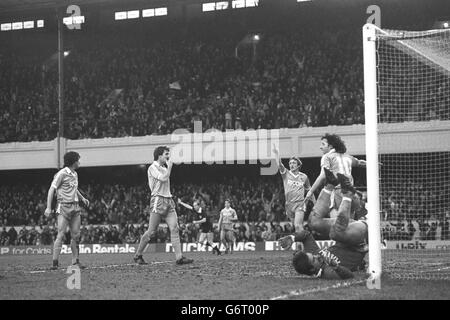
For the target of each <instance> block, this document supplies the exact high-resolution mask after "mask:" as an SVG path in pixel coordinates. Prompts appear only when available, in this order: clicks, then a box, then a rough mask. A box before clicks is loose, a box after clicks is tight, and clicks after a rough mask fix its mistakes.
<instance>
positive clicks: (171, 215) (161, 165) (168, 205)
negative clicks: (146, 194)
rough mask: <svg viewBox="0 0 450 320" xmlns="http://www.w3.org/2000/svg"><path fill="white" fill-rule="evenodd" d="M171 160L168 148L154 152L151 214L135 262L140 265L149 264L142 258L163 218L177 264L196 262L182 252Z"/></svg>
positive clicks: (160, 148)
mask: <svg viewBox="0 0 450 320" xmlns="http://www.w3.org/2000/svg"><path fill="white" fill-rule="evenodd" d="M169 158H170V152H169V148H168V147H165V146H159V147H157V148H156V149H155V151H154V152H153V160H154V161H153V163H152V164H151V165H150V167H149V168H148V171H147V176H148V185H149V187H150V191H151V199H150V208H151V212H150V221H149V224H148V230H147V231H146V232H145V233H144V234H143V235H142V237H141V241H140V242H139V247H138V249H137V251H136V255H135V256H134V262H136V263H138V264H147V263H146V262H145V260H144V258H143V257H142V253H143V252H144V249H145V247H146V246H147V244H148V242H149V241H150V240H151V239H154V238H156V231H157V229H158V226H159V223H160V222H161V219H162V218H163V219H165V221H166V223H167V225H168V226H169V230H170V241H171V242H172V246H173V248H174V251H175V257H176V264H180V265H181V264H188V263H192V262H193V261H194V260H192V259H188V258H186V257H183V254H182V252H181V243H180V234H179V228H178V216H177V212H176V210H175V202H174V201H173V199H172V194H171V193H170V173H171V172H172V166H173V162H172V161H170V160H169ZM166 166H167V167H166Z"/></svg>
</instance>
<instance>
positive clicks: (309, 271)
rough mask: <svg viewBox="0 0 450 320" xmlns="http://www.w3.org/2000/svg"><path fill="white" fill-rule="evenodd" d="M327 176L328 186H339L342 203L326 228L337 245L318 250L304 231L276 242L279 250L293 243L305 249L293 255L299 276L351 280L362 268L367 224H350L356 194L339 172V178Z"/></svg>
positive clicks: (347, 180)
mask: <svg viewBox="0 0 450 320" xmlns="http://www.w3.org/2000/svg"><path fill="white" fill-rule="evenodd" d="M331 175H332V176H329V175H327V187H330V186H331V188H333V187H334V186H336V185H337V184H338V183H340V184H341V187H342V193H343V197H342V202H341V204H340V206H339V210H338V215H337V218H335V219H329V220H334V221H333V224H332V225H331V226H330V229H329V236H330V238H331V239H332V240H334V241H336V243H335V244H334V245H333V246H331V247H329V248H327V249H322V250H320V248H319V246H318V245H317V243H316V240H315V239H314V237H313V235H312V233H311V232H310V231H309V230H303V231H301V232H297V233H295V235H290V236H286V237H283V238H281V239H280V240H279V244H280V246H281V247H282V248H284V249H287V248H290V247H291V246H292V243H293V242H294V241H299V242H302V243H303V246H304V250H303V251H302V250H300V251H297V252H296V253H295V254H294V258H293V265H294V268H295V270H296V271H297V272H298V273H300V274H305V275H309V276H315V277H321V278H324V279H348V278H353V277H354V275H353V273H352V271H357V270H361V269H363V268H364V264H365V262H364V257H365V255H366V253H367V230H368V229H367V224H366V223H365V222H364V221H352V220H351V219H350V208H351V203H352V198H353V196H354V194H355V192H356V190H355V189H354V188H353V186H352V184H351V182H350V180H349V178H348V177H346V176H344V175H342V174H340V173H338V177H337V179H336V177H334V175H333V174H332V173H331Z"/></svg>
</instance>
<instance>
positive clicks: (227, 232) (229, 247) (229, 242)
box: [219, 199, 238, 253]
mask: <svg viewBox="0 0 450 320" xmlns="http://www.w3.org/2000/svg"><path fill="white" fill-rule="evenodd" d="M237 219H238V218H237V214H236V211H235V210H234V209H233V208H231V202H230V200H228V199H227V200H225V208H223V209H222V210H221V211H220V218H219V231H220V242H222V243H223V245H224V246H225V253H232V252H233V244H234V241H235V238H234V229H233V222H235V221H237Z"/></svg>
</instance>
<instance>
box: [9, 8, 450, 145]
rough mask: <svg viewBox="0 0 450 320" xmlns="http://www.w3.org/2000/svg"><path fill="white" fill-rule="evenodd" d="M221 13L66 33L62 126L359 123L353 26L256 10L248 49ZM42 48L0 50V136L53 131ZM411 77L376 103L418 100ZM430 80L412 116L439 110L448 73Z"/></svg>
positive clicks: (74, 132) (142, 130) (118, 128)
mask: <svg viewBox="0 0 450 320" xmlns="http://www.w3.org/2000/svg"><path fill="white" fill-rule="evenodd" d="M225 17H226V16H224V17H222V18H220V17H219V18H218V20H220V21H221V19H223V21H221V22H217V23H211V21H203V22H198V21H197V22H196V23H192V25H188V26H182V25H178V24H176V23H175V22H173V23H172V24H170V23H168V24H167V25H163V27H164V28H161V30H165V31H164V32H162V33H161V32H159V33H155V32H152V31H148V30H142V29H140V28H137V27H133V26H131V27H129V28H126V29H125V30H122V29H120V30H114V32H111V30H110V29H107V30H102V29H100V30H97V31H96V32H85V33H83V32H82V31H80V32H81V33H79V34H75V35H74V34H72V35H68V40H67V41H68V43H69V44H70V48H71V50H70V54H69V56H68V57H67V58H66V59H65V93H64V97H65V121H66V122H65V124H66V125H65V127H66V128H65V136H66V137H67V138H70V139H83V138H103V137H123V136H142V135H151V134H156V135H161V134H168V133H171V132H173V131H174V130H175V129H180V128H186V129H188V130H192V127H193V122H194V121H196V120H197V121H202V127H203V129H204V130H206V129H211V128H215V129H217V130H222V131H223V130H226V129H244V130H245V129H258V128H265V129H273V128H299V127H305V126H308V127H310V126H327V125H348V124H359V123H363V122H364V110H363V70H362V43H361V39H360V38H361V35H360V28H359V25H358V26H356V25H343V24H342V21H336V23H340V25H339V27H336V26H335V24H334V23H332V22H330V21H327V23H324V21H325V19H329V18H330V17H324V18H323V20H324V21H322V20H321V19H312V18H309V19H307V20H305V21H301V20H302V19H297V17H295V16H294V17H293V18H291V19H285V20H284V21H283V23H280V21H279V20H277V21H276V23H273V24H270V23H268V22H267V21H266V20H264V18H261V17H259V20H261V21H262V23H261V22H260V24H259V25H258V24H257V23H255V26H258V29H257V30H259V32H260V34H261V40H260V41H259V43H258V44H257V45H256V47H255V48H256V50H255V51H254V50H253V47H252V45H245V44H242V42H240V41H241V40H242V39H243V38H244V37H245V35H246V34H248V32H251V31H249V28H248V27H246V25H248V23H247V24H244V25H243V23H241V22H242V19H240V18H238V17H231V18H229V17H226V18H225ZM331 19H333V17H332V16H331ZM334 19H336V20H337V18H334ZM299 20H300V21H299ZM170 26H171V27H172V28H169V27H170ZM206 26H207V27H206ZM254 28H256V27H254ZM170 29H172V30H178V31H179V30H183V31H182V32H176V31H167V30H170ZM158 30H159V29H158ZM130 34H133V37H129V35H130ZM217 34H220V35H221V36H220V37H216V35H217ZM22 41H25V40H22ZM25 42H26V41H25ZM239 43H241V44H240V45H239V48H238V49H239V50H236V47H237V45H238V44H239ZM236 52H237V54H236ZM46 54H48V48H47V50H39V49H38V48H36V50H35V51H33V52H30V50H29V48H27V53H22V52H20V53H18V52H14V49H12V47H11V48H10V50H9V51H8V47H7V46H6V47H4V48H3V50H1V51H0V68H1V70H2V72H1V73H0V84H1V85H0V142H11V141H35V140H40V141H44V140H52V139H54V138H55V137H56V131H57V119H58V117H57V105H58V104H57V102H58V100H57V86H56V83H57V73H56V66H55V63H53V64H52V61H53V60H54V59H53V60H52V59H51V58H50V59H49V58H48V57H46V56H45V55H46ZM53 62H54V61H53ZM393 67H395V66H393ZM386 68H391V66H386ZM391 69H392V68H391ZM425 71H426V70H425ZM396 74H398V76H396V77H402V75H404V74H405V72H398V73H396ZM394 76H395V75H392V77H394ZM416 76H417V75H416ZM388 77H389V78H387V82H386V83H387V85H386V90H397V89H400V87H405V86H404V85H402V83H403V82H404V81H406V78H405V77H403V78H402V79H400V80H399V79H396V78H392V77H391V76H388ZM389 81H391V82H393V83H395V84H397V85H395V86H394V85H390V84H389V83H390V82H389ZM399 81H403V82H399ZM419 82H420V79H419V80H418V81H413V83H410V84H409V85H408V86H407V88H408V90H407V91H405V92H403V93H398V94H397V93H395V92H394V93H392V94H391V93H390V92H387V93H386V94H385V95H384V96H383V97H389V98H390V99H391V98H392V101H386V103H383V106H384V105H386V106H387V104H389V103H391V104H393V105H395V104H396V102H395V101H397V100H398V101H400V102H401V103H402V105H401V106H400V107H402V108H404V109H405V103H406V102H405V97H407V98H408V104H410V103H411V104H414V105H420V106H423V105H424V101H422V100H420V99H419V98H420V97H422V98H424V97H425V96H424V95H420V94H415V93H414V92H413V91H412V90H411V88H416V87H418V84H420V83H419ZM440 83H441V85H442V86H441V87H439V88H438V87H433V88H428V89H427V92H435V91H436V95H433V96H436V98H435V100H433V101H430V104H432V105H427V106H426V108H423V115H422V113H420V115H419V113H417V115H418V117H419V118H420V119H422V118H423V119H425V120H426V119H447V118H448V117H449V114H448V113H439V112H440V110H443V109H442V108H441V107H440V106H442V104H445V103H446V101H447V100H445V97H446V93H448V89H449V86H448V81H447V82H445V81H440ZM427 85H428V86H430V85H432V84H430V83H428V84H427ZM397 87H398V88H397ZM416 96H417V97H418V98H417V99H416V100H415V97H416ZM427 96H429V95H427ZM383 99H384V98H383ZM383 101H384V100H383ZM400 102H399V103H400ZM447 102H448V101H447ZM394 107H395V106H394ZM400 107H399V108H400ZM388 109H389V110H386V111H383V110H384V109H383V110H382V111H381V115H382V117H384V118H386V119H385V120H386V121H405V120H410V117H409V116H408V115H407V114H406V113H405V112H406V111H405V110H406V109H405V110H403V109H402V110H397V109H396V108H394V109H395V110H394V109H392V108H388ZM425 109H426V110H425ZM397 111H398V112H397ZM400 111H401V112H400ZM419 118H418V119H416V120H420V119H419ZM423 119H422V120H423Z"/></svg>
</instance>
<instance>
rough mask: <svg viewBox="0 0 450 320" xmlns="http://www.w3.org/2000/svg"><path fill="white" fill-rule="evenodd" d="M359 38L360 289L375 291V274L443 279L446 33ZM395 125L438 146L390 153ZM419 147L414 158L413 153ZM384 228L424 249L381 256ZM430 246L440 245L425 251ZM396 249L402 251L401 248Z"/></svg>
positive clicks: (449, 110)
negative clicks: (422, 131)
mask: <svg viewBox="0 0 450 320" xmlns="http://www.w3.org/2000/svg"><path fill="white" fill-rule="evenodd" d="M362 31H363V32H362V35H363V58H364V95H365V131H366V132H365V133H366V137H365V143H366V156H367V197H368V204H367V205H368V215H367V220H368V226H369V234H368V236H369V255H368V256H369V266H368V270H367V272H368V273H369V275H370V276H369V279H368V280H367V287H368V288H371V289H373V288H376V289H380V288H381V274H382V273H383V274H384V273H388V274H389V275H392V276H394V277H397V278H407V279H411V278H412V279H450V259H449V258H450V242H448V240H449V239H450V235H448V224H449V222H448V221H449V220H450V182H449V180H450V174H449V172H450V141H449V140H448V137H449V135H450V29H440V30H428V31H404V30H384V29H380V28H378V27H376V26H375V25H372V24H366V25H364V26H363V30H362ZM400 123H401V124H402V125H406V126H410V127H411V128H412V131H413V130H414V129H413V128H415V127H421V128H430V129H433V128H438V127H439V128H441V129H440V130H441V131H440V132H443V134H440V133H439V134H436V137H437V138H436V139H437V141H430V145H429V146H427V144H428V142H427V141H422V142H419V141H408V142H407V143H405V144H404V145H402V146H401V147H400V148H398V146H396V147H395V148H394V147H393V146H392V145H389V144H390V143H391V142H390V140H389V139H383V138H382V137H383V135H382V134H383V131H386V130H385V129H386V128H390V129H392V128H395V127H396V126H399V124H400ZM442 128H444V129H443V130H442ZM402 139H403V141H407V139H408V137H406V138H405V137H402ZM381 140H382V141H381ZM410 140H414V139H413V138H411V139H410ZM424 142H425V143H424ZM419 143H422V146H421V148H420V150H421V151H420V152H418V151H417V149H418V148H416V147H415V144H419ZM391 144H392V143H391ZM423 144H425V145H423ZM393 149H396V150H393ZM381 216H383V217H384V218H383V221H381V220H382V218H381ZM391 221H392V222H391ZM393 221H395V222H393ZM385 222H386V223H387V224H391V225H394V226H395V227H398V229H399V230H400V231H399V234H400V236H398V239H397V238H395V239H396V240H403V238H402V237H404V238H405V239H408V240H409V241H425V242H424V243H423V248H412V250H395V249H396V248H392V247H389V249H390V250H384V249H386V245H385V244H386V242H385V240H386V239H385V238H386V237H387V236H385V229H384V227H383V223H385ZM382 230H383V235H382ZM437 230H440V235H438V234H437V233H438V231H437ZM431 242H433V243H436V242H439V244H438V245H436V244H433V245H429V246H428V247H426V245H428V244H431ZM382 243H384V245H382ZM421 244H422V243H420V242H418V243H417V246H419V245H421ZM396 245H397V249H398V247H401V249H402V248H403V244H402V243H400V242H397V243H396ZM383 247H384V248H383ZM425 247H426V250H422V249H425Z"/></svg>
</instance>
